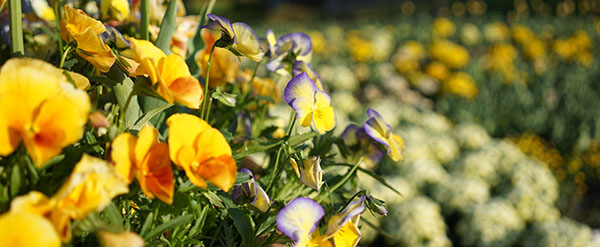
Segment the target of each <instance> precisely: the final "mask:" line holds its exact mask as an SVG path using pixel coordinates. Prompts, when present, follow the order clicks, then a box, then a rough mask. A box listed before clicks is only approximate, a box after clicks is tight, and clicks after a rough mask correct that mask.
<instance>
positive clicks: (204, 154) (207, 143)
mask: <svg viewBox="0 0 600 247" xmlns="http://www.w3.org/2000/svg"><path fill="white" fill-rule="evenodd" d="M195 146H196V160H198V161H200V163H201V162H202V161H203V160H207V159H210V158H214V157H220V156H222V155H228V156H231V147H229V144H228V143H227V140H225V137H224V136H223V134H221V132H220V131H219V130H217V129H215V128H210V129H207V130H205V131H204V132H202V133H201V134H200V135H199V136H198V138H197V139H196V143H195Z"/></svg>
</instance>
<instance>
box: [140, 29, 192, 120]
mask: <svg viewBox="0 0 600 247" xmlns="http://www.w3.org/2000/svg"><path fill="white" fill-rule="evenodd" d="M129 41H130V42H131V50H132V51H133V60H135V61H136V62H138V63H140V65H139V66H138V68H137V70H136V71H135V73H134V74H133V75H134V76H139V75H145V76H148V77H149V78H150V81H151V82H152V85H156V84H158V89H157V93H158V94H159V95H160V96H162V97H163V99H165V100H166V101H167V102H169V103H173V102H178V103H181V104H183V105H185V106H187V107H189V108H191V109H198V108H200V102H201V101H202V97H203V94H202V92H203V91H202V90H203V89H202V87H201V86H200V82H199V81H198V79H196V78H195V77H194V76H192V74H191V73H190V70H189V67H188V66H187V64H186V63H185V60H184V59H183V57H181V56H179V55H177V54H175V53H171V54H169V55H168V56H167V55H166V54H165V53H164V52H163V51H162V50H160V49H159V48H158V47H156V46H155V45H154V44H152V43H151V42H149V41H147V40H138V39H134V38H129Z"/></svg>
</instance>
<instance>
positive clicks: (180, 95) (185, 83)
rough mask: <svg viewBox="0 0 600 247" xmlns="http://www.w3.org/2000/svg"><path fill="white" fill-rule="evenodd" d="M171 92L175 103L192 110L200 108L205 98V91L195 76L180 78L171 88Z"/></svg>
mask: <svg viewBox="0 0 600 247" xmlns="http://www.w3.org/2000/svg"><path fill="white" fill-rule="evenodd" d="M169 91H170V92H171V94H172V95H173V98H175V101H177V102H179V103H182V104H184V105H185V106H187V107H189V108H191V109H198V108H200V102H202V98H203V94H202V92H203V90H202V87H201V86H200V82H199V81H198V79H196V78H195V77H193V76H187V77H180V78H178V79H177V80H175V81H174V82H172V83H171V85H170V86H169Z"/></svg>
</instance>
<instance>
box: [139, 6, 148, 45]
mask: <svg viewBox="0 0 600 247" xmlns="http://www.w3.org/2000/svg"><path fill="white" fill-rule="evenodd" d="M140 12H141V14H142V17H141V19H140V33H141V34H142V37H141V38H142V39H143V40H150V33H149V32H148V26H150V0H142V3H141V7H140Z"/></svg>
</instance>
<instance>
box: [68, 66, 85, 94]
mask: <svg viewBox="0 0 600 247" xmlns="http://www.w3.org/2000/svg"><path fill="white" fill-rule="evenodd" d="M65 71H66V72H67V73H69V76H71V79H73V82H75V86H77V88H78V89H81V90H84V91H85V90H88V89H90V80H88V78H87V77H85V76H83V75H81V74H79V73H77V72H73V71H68V70H65Z"/></svg>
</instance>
